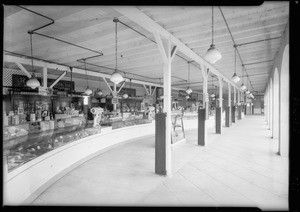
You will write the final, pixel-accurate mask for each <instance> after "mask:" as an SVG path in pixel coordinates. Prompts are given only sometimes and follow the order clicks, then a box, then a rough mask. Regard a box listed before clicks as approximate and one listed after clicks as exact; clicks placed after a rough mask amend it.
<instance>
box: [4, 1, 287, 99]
mask: <svg viewBox="0 0 300 212" xmlns="http://www.w3.org/2000/svg"><path fill="white" fill-rule="evenodd" d="M24 7H26V8H28V9H30V10H33V11H35V12H38V13H41V14H43V15H45V16H48V17H50V18H52V19H53V20H54V21H55V22H54V24H52V25H50V26H48V27H45V28H42V29H40V30H38V31H36V32H38V33H41V34H44V35H48V36H52V37H55V38H58V39H61V40H64V41H68V42H71V43H74V44H76V45H80V46H84V47H86V48H90V49H93V50H96V51H99V52H102V53H103V56H100V57H95V58H92V59H89V60H87V62H88V63H91V64H94V65H98V66H102V67H97V66H93V65H87V69H88V70H91V71H100V72H103V73H112V72H113V70H112V69H114V68H115V23H114V22H113V19H114V18H115V17H117V18H118V19H119V20H120V21H121V22H123V23H125V24H126V25H128V26H130V27H131V28H133V29H135V30H137V31H138V32H140V33H142V34H143V35H145V36H147V37H148V38H149V39H147V38H145V37H144V36H142V35H141V34H139V33H137V32H135V31H134V30H132V29H130V28H128V27H126V26H124V25H123V24H121V23H118V69H120V70H122V71H125V72H126V73H127V74H126V76H127V77H131V78H135V79H140V80H146V81H151V82H155V83H158V82H160V78H162V76H163V73H162V59H161V56H160V54H159V50H158V48H157V46H156V44H155V43H154V42H153V41H154V40H155V39H154V37H153V35H152V34H151V32H149V31H147V30H145V29H143V28H141V27H140V26H138V25H136V24H135V23H133V22H131V21H130V20H128V19H127V18H126V17H124V16H122V15H120V14H119V13H118V12H117V11H115V10H114V8H113V7H109V6H24ZM137 8H138V9H140V10H141V11H142V12H143V13H145V14H146V15H147V16H149V17H150V18H152V19H153V20H154V21H155V22H157V23H158V24H160V25H161V26H163V27H164V28H165V29H166V30H168V31H169V32H170V33H172V34H173V35H174V36H175V37H177V38H178V39H179V40H180V41H182V42H183V43H184V44H186V45H187V46H188V47H189V48H191V49H192V50H193V51H194V52H196V53H197V54H198V55H199V56H201V57H203V58H204V56H205V53H206V51H207V49H208V47H209V46H210V44H211V36H212V35H211V24H212V21H211V14H212V10H211V7H200V6H193V7H190V6H187V7H184V6H167V7H164V6H151V7H150V6H141V7H137ZM221 10H222V12H223V14H224V16H225V18H226V21H227V23H228V25H229V27H230V30H231V32H232V35H233V37H234V40H235V42H236V44H237V45H238V50H239V52H240V55H241V58H242V61H243V63H244V65H245V67H246V71H247V74H248V75H249V77H246V73H245V72H244V73H242V66H241V61H240V60H239V58H237V74H238V75H239V76H241V79H242V80H244V84H246V86H247V84H248V86H247V87H248V88H249V89H250V90H251V91H257V92H259V93H263V92H264V88H265V86H266V83H267V79H268V75H269V73H270V70H271V69H272V66H273V63H274V59H275V57H276V53H277V51H278V50H279V47H280V44H281V42H282V40H281V36H282V34H283V31H284V29H285V27H286V25H287V22H288V17H289V5H288V2H265V3H264V4H263V5H261V6H251V7H249V6H247V7H221ZM47 23H49V20H47V19H45V18H43V17H41V16H38V15H36V14H33V13H31V12H29V11H27V10H24V9H22V8H20V7H18V6H4V54H11V53H17V54H21V55H27V56H30V39H29V34H28V33H27V32H28V31H29V30H33V29H35V28H38V27H40V26H43V25H45V24H47ZM271 38H274V39H271ZM265 39H269V40H266V41H261V42H256V41H260V40H265ZM151 40H152V41H151ZM214 43H215V45H216V47H217V48H218V49H219V51H220V52H221V54H222V56H223V57H222V59H221V60H220V61H218V62H217V63H215V64H214V67H216V68H217V69H218V70H219V71H220V72H222V73H223V74H224V75H225V76H227V77H228V78H231V76H232V75H233V73H234V48H233V42H232V39H231V37H230V34H229V32H228V29H227V27H226V25H225V22H224V19H223V17H222V15H221V13H220V9H219V8H218V7H214ZM33 54H34V57H36V58H40V59H43V60H47V61H51V62H54V63H59V64H64V65H68V66H72V67H79V68H84V65H83V64H82V63H80V62H78V61H77V60H78V59H81V58H86V57H91V56H94V55H96V53H94V52H91V51H87V50H84V49H81V48H78V47H75V46H72V45H68V44H65V43H62V42H59V41H57V40H53V39H49V38H46V37H43V36H40V35H36V34H33ZM187 61H190V59H189V58H187V57H186V56H185V55H183V54H182V53H181V52H177V56H175V58H174V60H173V63H172V75H173V76H174V77H172V84H173V85H177V87H182V88H183V89H184V88H186V80H188V63H187ZM266 61H267V62H266ZM258 62H261V63H258ZM4 66H6V67H11V66H13V64H8V63H4ZM103 67H107V68H103ZM134 74H135V75H134ZM97 80H98V79H97ZM201 81H202V79H201V71H200V69H199V65H198V64H195V63H193V62H192V63H191V65H190V83H191V84H190V87H191V88H192V89H193V90H198V91H201V90H202V88H201V86H202V84H201ZM214 84H215V85H217V80H216V79H215V80H214ZM237 84H238V85H240V84H241V82H239V83H237ZM209 88H212V86H211V78H209ZM254 94H255V93H254Z"/></svg>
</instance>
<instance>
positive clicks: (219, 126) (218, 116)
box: [216, 107, 222, 134]
mask: <svg viewBox="0 0 300 212" xmlns="http://www.w3.org/2000/svg"><path fill="white" fill-rule="evenodd" d="M221 109H222V108H220V107H217V108H216V133H217V134H221V129H222V123H221V115H222V112H221Z"/></svg>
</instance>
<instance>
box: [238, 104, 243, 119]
mask: <svg viewBox="0 0 300 212" xmlns="http://www.w3.org/2000/svg"><path fill="white" fill-rule="evenodd" d="M241 119H242V105H239V106H238V120H241Z"/></svg>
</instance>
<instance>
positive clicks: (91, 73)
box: [3, 55, 199, 93]
mask: <svg viewBox="0 0 300 212" xmlns="http://www.w3.org/2000/svg"><path fill="white" fill-rule="evenodd" d="M3 61H4V62H11V63H19V64H25V65H31V60H30V59H28V58H22V57H16V56H12V55H4V56H3ZM45 65H46V66H47V68H48V71H50V70H49V69H53V70H58V71H62V72H65V71H67V70H69V68H70V67H68V66H64V65H58V64H55V63H49V62H44V61H39V60H34V66H36V67H44V66H45ZM72 72H73V74H82V75H88V76H94V77H101V78H103V80H104V81H105V82H106V84H108V83H107V81H106V79H105V78H107V79H109V78H110V76H111V75H110V74H103V73H99V72H95V71H88V70H87V71H86V70H84V69H79V68H73V71H72ZM128 79H129V78H128ZM131 82H132V83H135V84H140V85H148V86H154V87H163V85H161V84H158V83H152V82H147V81H142V80H136V79H131ZM172 89H173V90H182V88H179V87H173V86H172ZM194 93H199V92H197V91H195V92H194Z"/></svg>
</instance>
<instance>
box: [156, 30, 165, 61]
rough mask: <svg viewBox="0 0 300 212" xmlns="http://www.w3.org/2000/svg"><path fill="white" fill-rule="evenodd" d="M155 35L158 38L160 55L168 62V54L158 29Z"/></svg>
mask: <svg viewBox="0 0 300 212" xmlns="http://www.w3.org/2000/svg"><path fill="white" fill-rule="evenodd" d="M153 35H154V38H155V40H156V43H157V46H158V49H159V52H160V55H161V57H162V59H163V62H164V63H167V62H168V59H167V54H166V51H165V48H164V45H163V43H162V40H161V37H160V35H159V34H158V33H157V32H156V31H154V32H153Z"/></svg>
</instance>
